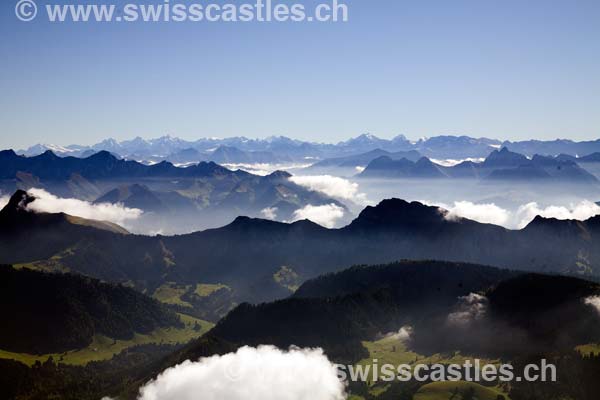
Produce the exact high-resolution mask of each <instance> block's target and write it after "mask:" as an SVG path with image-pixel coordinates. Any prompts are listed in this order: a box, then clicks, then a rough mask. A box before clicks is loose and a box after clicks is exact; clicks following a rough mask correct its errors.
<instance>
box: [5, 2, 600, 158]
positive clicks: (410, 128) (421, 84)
mask: <svg viewBox="0 0 600 400" xmlns="http://www.w3.org/2000/svg"><path fill="white" fill-rule="evenodd" d="M101 1H102V0H97V1H96V2H101ZM172 1H173V0H172ZM55 2H64V1H63V0H56V1H55ZM183 2H185V3H189V1H186V0H184V1H183ZM203 2H206V1H203ZM15 3H16V1H13V0H9V1H3V2H2V4H1V5H0V7H1V17H0V18H1V19H0V34H1V37H2V39H0V59H1V60H2V61H1V64H0V65H1V67H0V68H1V74H0V133H1V134H0V147H2V148H7V147H15V148H20V147H24V146H27V145H30V144H33V143H36V142H49V143H57V144H70V143H81V144H90V143H94V142H98V141H100V140H101V139H103V138H106V137H114V138H117V139H127V138H132V137H134V136H138V135H139V136H143V137H147V138H148V137H157V136H161V135H163V134H171V135H174V136H179V137H182V138H186V139H194V138H197V137H202V136H218V137H225V136H233V135H245V136H249V137H265V136H269V135H287V136H291V137H295V138H300V139H306V140H314V141H324V142H336V141H338V140H343V139H346V138H348V137H350V136H356V135H358V134H360V133H364V132H371V133H374V134H376V135H378V136H381V137H392V136H395V135H397V134H405V135H406V136H408V137H409V138H418V137H421V136H433V135H438V134H468V135H472V136H488V137H495V138H500V139H527V138H538V139H553V138H557V137H561V138H571V139H578V140H580V139H591V138H600V112H599V110H600V2H598V1H597V0H590V1H584V0H570V1H567V0H564V1H563V0H558V1H551V0H545V1H541V0H529V1H522V0H519V1H517V0H504V1H491V0H490V1H486V0H473V1H471V0H469V1H466V0H453V1H449V0H438V1H436V0H418V1H417V0H414V1H403V0H370V1H367V0H362V1H357V0H348V1H346V3H347V4H348V5H349V8H350V21H349V22H347V23H295V24H294V23H146V24H143V23H134V24H115V23H113V24H100V23H87V24H75V23H63V24H51V23H49V22H44V21H43V20H40V18H41V17H40V16H39V15H38V19H36V20H35V21H33V22H29V23H25V22H20V21H18V20H17V18H16V17H15V14H14V6H15ZM117 3H119V2H118V1H117ZM121 3H122V2H121ZM305 3H309V4H310V3H315V2H314V1H308V2H305ZM38 4H44V2H43V1H42V0H40V1H38Z"/></svg>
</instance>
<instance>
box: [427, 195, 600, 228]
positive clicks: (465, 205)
mask: <svg viewBox="0 0 600 400" xmlns="http://www.w3.org/2000/svg"><path fill="white" fill-rule="evenodd" d="M421 202H422V203H423V204H428V205H436V206H438V207H441V208H444V209H446V210H447V211H448V213H447V214H446V218H447V219H449V220H455V219H458V218H468V219H471V220H473V221H478V222H482V223H489V224H495V225H500V226H504V227H506V228H509V229H522V228H524V227H525V226H526V225H527V224H529V223H530V222H531V221H532V220H533V219H534V218H535V217H536V216H538V215H540V216H542V217H544V218H557V219H563V220H564V219H575V220H580V221H584V220H586V219H588V218H591V217H593V216H595V215H599V214H600V206H598V205H597V204H595V203H594V202H591V201H588V200H583V201H581V202H579V203H577V204H571V205H569V206H568V207H566V206H553V205H551V206H547V207H541V206H539V205H538V203H535V202H532V203H527V204H524V205H522V206H519V207H518V208H517V209H516V210H514V211H511V210H507V209H505V208H502V207H499V206H497V205H495V204H494V203H483V204H478V203H473V202H470V201H455V202H454V204H453V205H448V204H444V203H432V202H429V201H426V200H425V201H421Z"/></svg>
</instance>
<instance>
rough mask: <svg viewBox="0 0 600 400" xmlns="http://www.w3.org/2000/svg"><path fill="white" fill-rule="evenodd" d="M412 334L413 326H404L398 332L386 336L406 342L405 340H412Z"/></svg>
mask: <svg viewBox="0 0 600 400" xmlns="http://www.w3.org/2000/svg"><path fill="white" fill-rule="evenodd" d="M412 333H413V328H412V326H408V325H406V326H403V327H402V328H400V329H399V330H398V332H394V333H390V334H388V335H386V336H385V337H387V338H392V339H396V340H402V341H405V340H408V339H410V336H411V335H412Z"/></svg>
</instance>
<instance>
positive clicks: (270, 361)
mask: <svg viewBox="0 0 600 400" xmlns="http://www.w3.org/2000/svg"><path fill="white" fill-rule="evenodd" d="M345 398H346V395H345V388H344V384H343V383H342V382H341V381H340V380H339V379H338V376H337V369H336V367H335V365H334V364H332V363H331V362H330V361H329V360H328V359H327V357H326V356H325V355H324V354H323V351H322V350H321V349H290V350H289V351H282V350H279V349H277V348H276V347H273V346H259V347H258V348H252V347H242V348H240V349H238V351H237V352H235V353H229V354H225V355H223V356H218V355H215V356H212V357H208V358H202V359H200V360H199V361H197V362H192V361H189V360H188V361H185V362H183V363H182V364H179V365H177V366H175V367H172V368H169V369H167V370H166V371H164V372H163V373H162V374H160V375H159V376H158V377H157V378H156V380H154V381H151V382H149V383H148V384H146V385H145V386H144V387H142V388H141V389H140V394H139V397H138V400H197V399H202V400H258V399H260V400H343V399H345Z"/></svg>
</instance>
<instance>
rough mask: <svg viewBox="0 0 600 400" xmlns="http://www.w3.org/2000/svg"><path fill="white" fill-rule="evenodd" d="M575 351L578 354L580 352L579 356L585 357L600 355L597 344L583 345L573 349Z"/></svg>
mask: <svg viewBox="0 0 600 400" xmlns="http://www.w3.org/2000/svg"><path fill="white" fill-rule="evenodd" d="M575 350H577V351H578V352H580V353H581V354H583V355H586V356H589V355H597V354H600V344H598V343H590V344H584V345H581V346H577V347H576V348H575Z"/></svg>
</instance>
